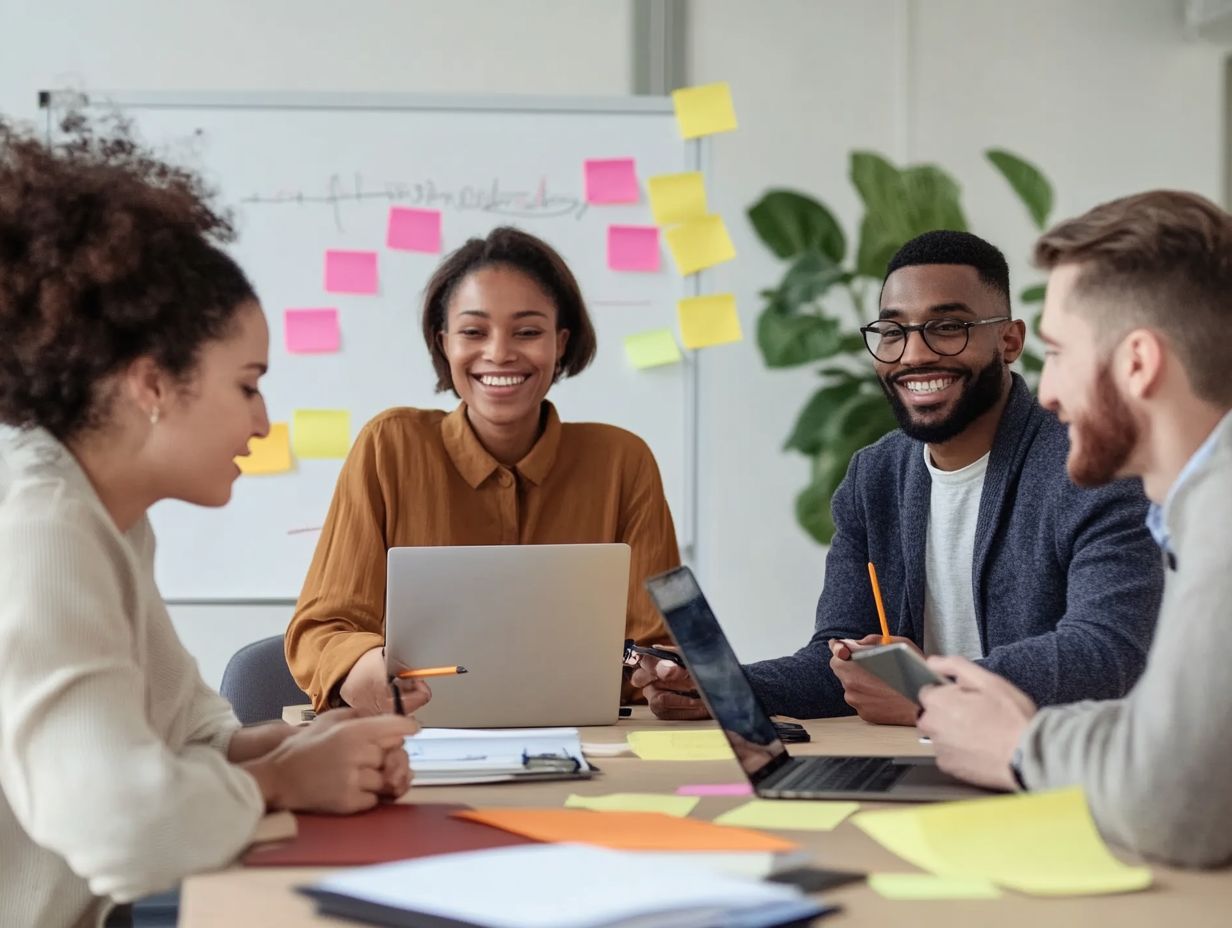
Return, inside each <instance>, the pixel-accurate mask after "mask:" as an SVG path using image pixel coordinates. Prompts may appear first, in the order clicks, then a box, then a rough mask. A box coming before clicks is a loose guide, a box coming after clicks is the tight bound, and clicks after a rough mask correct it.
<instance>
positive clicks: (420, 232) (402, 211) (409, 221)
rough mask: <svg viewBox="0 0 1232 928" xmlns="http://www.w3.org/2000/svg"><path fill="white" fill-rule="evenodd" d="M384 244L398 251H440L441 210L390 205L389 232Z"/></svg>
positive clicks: (430, 252) (437, 252)
mask: <svg viewBox="0 0 1232 928" xmlns="http://www.w3.org/2000/svg"><path fill="white" fill-rule="evenodd" d="M385 244H386V245H388V246H389V247H390V248H397V249H399V250H400V251H422V252H427V253H428V254H433V255H438V254H440V253H441V211H440V210H439V209H409V208H406V207H402V206H392V207H390V209H389V233H388V235H387V236H386V238H385Z"/></svg>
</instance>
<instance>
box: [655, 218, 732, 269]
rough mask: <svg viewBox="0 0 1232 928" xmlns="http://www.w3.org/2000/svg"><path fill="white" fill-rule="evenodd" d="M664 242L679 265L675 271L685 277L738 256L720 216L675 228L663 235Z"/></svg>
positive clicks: (693, 221)
mask: <svg viewBox="0 0 1232 928" xmlns="http://www.w3.org/2000/svg"><path fill="white" fill-rule="evenodd" d="M663 239H664V241H666V242H667V248H668V251H670V252H671V253H672V260H673V261H675V262H676V270H677V271H678V272H679V273H680V274H682V275H688V274H696V273H697V272H698V271H704V270H705V269H706V268H708V267H714V266H715V265H716V264H722V263H723V262H724V261H730V260H732V258H734V257H736V246H735V245H733V244H732V240H731V236H730V235H728V233H727V225H726V223H724V222H723V217H722V216H718V215H711V216H703V217H702V218H701V219H691V220H689V221H688V222H682V223H681V224H680V225H678V226H672V227H671V228H670V229H668V230H667V231H666V232H664V233H663Z"/></svg>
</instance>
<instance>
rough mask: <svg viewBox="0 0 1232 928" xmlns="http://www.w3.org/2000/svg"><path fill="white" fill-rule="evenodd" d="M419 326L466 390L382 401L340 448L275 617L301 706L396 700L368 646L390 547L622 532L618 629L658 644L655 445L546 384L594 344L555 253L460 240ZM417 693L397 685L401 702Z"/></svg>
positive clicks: (448, 381) (668, 528) (598, 537)
mask: <svg viewBox="0 0 1232 928" xmlns="http://www.w3.org/2000/svg"><path fill="white" fill-rule="evenodd" d="M423 335H424V341H425V343H426V344H427V347H428V350H429V352H430V353H431V355H432V363H433V366H434V367H435V369H436V375H437V389H438V390H439V391H445V390H452V391H453V392H454V393H455V394H456V395H457V396H458V397H459V398H460V399H461V401H462V402H461V403H460V404H459V405H458V407H457V408H456V409H454V410H453V412H449V413H446V412H444V411H442V410H436V409H411V408H395V409H389V410H386V411H385V412H383V413H381V414H380V415H378V416H377V417H376V418H374V419H373V420H372V421H370V422H369V423H368V424H367V425H366V426H364V428H363V430H362V431H361V432H360V434H359V436H358V438H357V439H356V441H355V446H354V447H353V448H352V449H351V453H350V455H349V456H348V457H347V460H346V463H345V465H344V466H343V469H342V474H341V476H340V477H339V480H338V487H337V490H336V491H335V493H334V499H333V502H332V504H331V505H330V509H329V515H328V516H327V517H326V520H325V526H324V528H323V530H322V532H321V539H320V541H319V542H318V544H317V549H316V554H315V556H314V557H313V559H312V566H311V567H310V568H309V570H308V576H307V579H306V580H305V581H304V588H303V591H302V592H301V594H300V598H299V603H298V604H297V606H296V609H295V615H294V617H293V618H292V619H291V624H290V627H289V628H288V629H287V640H286V649H287V661H288V663H289V664H290V667H291V671H292V673H293V674H294V675H295V678H296V679H297V680H298V681H299V685H300V686H301V687H302V688H303V689H304V690H305V691H306V692H307V693H308V694H309V695H310V696H311V697H312V702H313V705H314V706H315V707H316V708H317V709H318V710H321V709H325V708H328V707H331V706H339V705H349V706H352V707H354V708H355V709H357V710H358V711H360V712H371V713H378V712H389V711H392V699H391V695H390V691H389V685H388V683H387V677H386V674H385V661H384V657H383V655H382V653H381V647H382V645H383V644H384V641H385V558H386V551H387V550H388V549H389V548H392V547H401V546H410V545H494V544H579V543H602V542H625V543H626V544H628V545H629V546H630V548H631V549H632V561H631V565H630V576H629V606H628V619H627V624H626V631H625V635H626V637H628V638H635V639H637V640H638V641H639V642H643V643H650V642H661V641H666V640H667V634H666V632H665V631H664V628H663V625H662V622H661V620H660V619H659V616H658V613H657V612H656V611H655V609H654V606H653V605H652V604H651V602H650V599H649V597H648V596H647V594H646V592H645V591H644V589H643V588H642V581H643V580H645V579H646V578H647V577H649V576H651V575H653V574H656V573H659V572H661V571H664V570H667V569H669V568H671V567H674V566H676V565H677V564H679V562H680V554H679V552H678V550H677V547H676V533H675V529H674V527H673V525H672V517H671V513H670V512H669V510H668V507H667V501H666V499H665V498H664V496H663V486H662V482H661V481H660V478H659V470H658V467H657V465H656V464H655V460H654V456H653V455H652V454H651V452H650V449H649V448H648V447H647V446H646V444H645V442H643V441H642V440H641V439H640V438H638V437H637V436H636V435H633V434H631V433H630V432H626V431H624V430H623V429H619V428H616V427H614V426H610V425H599V424H593V423H562V422H561V421H560V418H559V417H558V416H557V414H556V409H555V408H554V407H553V406H552V404H551V403H550V402H548V401H547V400H546V398H545V397H546V396H547V393H548V391H549V389H551V386H552V384H554V383H555V382H556V381H557V380H559V379H560V378H561V377H571V376H573V375H575V374H578V373H581V372H582V371H583V370H585V368H586V367H587V365H589V364H590V362H591V360H592V359H593V358H594V355H595V348H596V343H595V332H594V328H593V326H592V325H591V322H590V318H589V316H588V315H587V312H586V306H585V303H584V302H583V300H582V294H581V291H580V290H579V288H578V285H577V281H576V280H575V279H574V277H573V274H572V273H571V272H570V271H569V268H568V267H567V266H566V265H565V262H564V261H563V260H562V259H561V257H560V255H558V254H557V253H556V252H555V251H554V250H553V249H552V248H551V247H550V246H548V245H547V244H546V243H545V242H543V241H541V240H540V239H538V238H536V237H535V236H533V235H530V234H528V233H526V232H522V231H519V230H517V229H513V228H498V229H496V230H494V231H493V232H492V233H491V234H490V235H489V236H488V237H487V238H486V239H471V240H470V241H468V242H467V243H466V244H465V245H463V246H462V247H461V248H459V249H458V250H457V251H455V252H454V253H453V254H451V255H449V256H448V257H447V258H446V259H445V261H444V262H443V263H442V264H441V266H440V267H439V268H438V269H437V271H436V273H435V274H434V275H433V277H432V279H431V280H430V281H429V283H428V287H427V292H426V295H425V299H424V310H423ZM618 659H619V656H618V655H615V654H614V655H612V660H613V663H615V662H616V661H617V660H618ZM628 695H630V694H629V693H628V692H626V696H628ZM430 697H431V693H430V691H429V690H428V688H427V686H426V685H425V684H424V683H423V682H422V681H405V682H404V684H403V701H404V703H406V706H407V711H411V708H412V707H415V708H418V707H419V706H421V705H423V704H424V703H425V702H427V700H428V699H429V698H430Z"/></svg>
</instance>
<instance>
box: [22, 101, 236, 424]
mask: <svg viewBox="0 0 1232 928" xmlns="http://www.w3.org/2000/svg"><path fill="white" fill-rule="evenodd" d="M62 134H63V140H62V141H58V142H57V143H55V144H52V145H49V144H47V143H46V142H45V141H44V140H42V139H41V138H38V137H37V136H36V135H35V134H34V133H33V132H32V131H28V130H24V129H22V128H19V127H18V126H16V125H14V124H12V123H9V122H6V121H5V120H3V119H0V333H3V335H2V336H0V422H3V423H6V424H8V425H15V426H18V427H22V428H32V427H35V426H41V427H42V428H45V429H47V430H48V431H49V432H51V433H52V434H53V435H55V436H56V437H57V438H59V439H60V440H61V441H64V440H67V439H69V438H71V437H73V436H75V435H77V434H79V433H81V432H82V431H84V430H86V429H90V428H95V427H97V426H99V425H101V424H103V423H104V422H105V420H106V418H107V415H108V413H109V405H110V403H109V399H110V397H109V395H108V391H107V390H106V389H105V387H106V379H107V378H108V377H109V375H112V374H115V373H116V372H118V371H120V370H122V369H123V368H124V367H125V366H127V365H128V364H129V363H131V362H132V361H133V360H135V359H137V358H139V357H150V358H152V359H153V360H154V361H155V362H156V363H157V364H158V365H159V366H160V367H161V368H163V369H164V370H165V371H166V372H167V373H169V374H170V375H172V376H173V377H175V378H176V379H177V380H179V381H180V382H187V380H188V379H189V378H190V377H191V375H192V373H193V372H194V371H195V369H196V364H197V361H198V359H199V355H200V349H201V347H202V345H203V344H204V343H206V342H209V341H213V340H217V339H221V338H224V337H226V335H227V334H228V333H229V332H230V331H231V327H232V324H233V322H234V317H235V315H236V311H237V310H238V308H239V307H240V306H241V305H242V304H243V303H244V302H245V301H247V300H250V299H253V298H254V293H253V288H252V284H250V283H249V282H248V279H247V278H246V277H245V276H244V273H243V271H241V270H240V268H239V266H238V265H237V264H236V263H235V262H234V261H233V260H232V259H231V258H230V257H228V256H227V255H226V254H225V253H223V251H222V250H220V248H219V247H218V245H217V244H216V243H223V242H228V241H231V240H232V239H233V238H234V229H233V227H232V224H231V220H230V218H229V216H228V215H227V214H225V213H223V212H220V211H216V210H215V209H213V208H212V207H211V205H210V201H211V199H212V191H210V190H209V189H208V188H207V187H206V186H205V184H204V183H203V181H202V180H201V178H200V177H198V176H197V175H196V174H194V173H193V172H191V171H189V170H186V169H185V168H182V167H177V166H175V165H172V164H168V163H167V162H165V161H162V160H160V159H159V158H158V157H156V156H155V155H154V154H153V153H151V152H150V151H148V150H147V149H145V148H143V147H142V146H141V145H140V144H139V143H138V142H137V141H135V140H134V137H133V133H132V129H131V126H130V124H129V123H128V122H127V121H126V120H125V119H123V118H122V117H120V116H119V115H117V114H112V115H109V116H106V117H103V118H101V119H97V120H95V121H93V122H92V121H91V120H89V119H87V118H85V117H84V116H82V115H81V114H80V113H72V114H70V115H69V116H68V117H66V119H65V120H64V123H63V125H62Z"/></svg>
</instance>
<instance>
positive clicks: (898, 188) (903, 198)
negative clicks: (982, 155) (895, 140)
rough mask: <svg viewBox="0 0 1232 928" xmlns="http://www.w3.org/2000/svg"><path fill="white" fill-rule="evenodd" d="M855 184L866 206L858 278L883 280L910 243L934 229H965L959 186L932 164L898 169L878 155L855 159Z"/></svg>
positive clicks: (861, 155)
mask: <svg viewBox="0 0 1232 928" xmlns="http://www.w3.org/2000/svg"><path fill="white" fill-rule="evenodd" d="M851 183H852V184H853V185H854V186H855V188H856V191H857V192H858V193H859V194H860V199H861V200H863V201H864V219H863V220H862V221H861V223H860V243H859V246H858V247H857V249H856V255H857V257H856V273H858V274H860V275H862V276H865V277H872V278H874V279H878V280H879V279H881V278H882V277H884V276H885V269H886V264H887V263H888V262H889V260H890V258H891V257H893V255H894V253H895V252H896V251H898V249H899V248H901V247H902V246H903V245H904V244H906V243H907V242H908V241H909V240H911V239H913V238H915V237H916V236H917V235H921V234H923V233H925V232H930V231H932V230H934V229H956V230H960V231H962V230H965V229H966V228H967V220H966V217H965V216H964V215H963V211H962V206H961V205H960V200H961V196H962V191H961V189H960V188H959V186H958V184H957V182H955V180H954V179H953V178H952V177H950V175H948V174H946V173H945V172H944V171H942V170H941V169H940V168H938V167H936V166H935V165H931V164H923V165H916V166H913V167H909V168H904V169H903V170H899V169H898V168H896V167H894V165H892V164H891V163H890V162H889V161H887V160H886V159H885V158H883V157H881V155H878V154H876V153H875V152H868V151H856V152H852V154H851Z"/></svg>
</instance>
